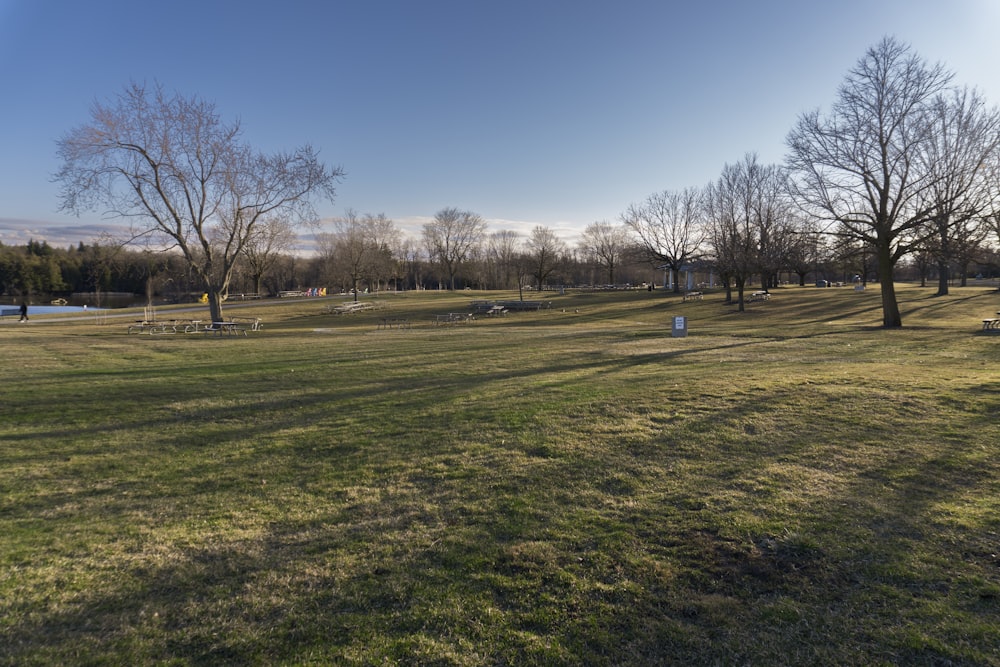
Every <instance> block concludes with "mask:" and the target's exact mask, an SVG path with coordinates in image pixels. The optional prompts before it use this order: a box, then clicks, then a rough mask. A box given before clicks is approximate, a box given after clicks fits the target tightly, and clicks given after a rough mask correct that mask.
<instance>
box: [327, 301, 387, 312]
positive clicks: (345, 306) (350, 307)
mask: <svg viewBox="0 0 1000 667" xmlns="http://www.w3.org/2000/svg"><path fill="white" fill-rule="evenodd" d="M374 308H375V304H374V303H372V302H371V301H345V302H344V303H340V304H337V305H332V304H331V305H329V306H327V308H326V312H328V313H332V314H334V315H350V314H351V313H359V312H361V311H363V310H373V309H374Z"/></svg>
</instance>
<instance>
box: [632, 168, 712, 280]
mask: <svg viewBox="0 0 1000 667" xmlns="http://www.w3.org/2000/svg"><path fill="white" fill-rule="evenodd" d="M702 196H703V194H702V192H701V190H700V189H698V188H685V189H684V190H681V191H669V190H664V191H663V192H657V193H654V194H651V195H650V196H649V197H647V198H646V201H644V202H643V203H642V204H639V205H636V204H631V205H629V207H628V209H627V210H626V211H625V213H623V214H622V222H624V223H625V225H627V226H628V227H629V228H630V229H631V230H632V231H633V232H634V233H635V235H636V236H637V237H638V239H639V243H640V244H641V246H642V249H643V251H644V253H645V254H646V258H647V259H648V260H649V261H650V262H654V263H657V264H662V265H664V266H666V268H668V269H670V270H671V271H673V272H674V275H675V276H677V275H679V273H680V271H681V270H682V268H683V267H684V266H686V265H688V264H690V263H691V262H693V261H695V260H696V259H698V258H699V256H700V255H701V251H702V246H703V244H704V242H705V226H704V220H703V217H702V212H703V208H702ZM674 292H680V280H676V279H675V280H674Z"/></svg>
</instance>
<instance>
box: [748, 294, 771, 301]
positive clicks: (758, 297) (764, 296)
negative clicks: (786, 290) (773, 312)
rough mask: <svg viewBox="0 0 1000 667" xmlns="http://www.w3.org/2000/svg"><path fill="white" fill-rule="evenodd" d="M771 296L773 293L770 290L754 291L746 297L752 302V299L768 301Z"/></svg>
mask: <svg viewBox="0 0 1000 667" xmlns="http://www.w3.org/2000/svg"><path fill="white" fill-rule="evenodd" d="M770 298H771V294H770V293H769V292H754V293H753V294H751V295H750V296H748V297H747V298H746V300H747V301H748V302H751V301H768V300H770Z"/></svg>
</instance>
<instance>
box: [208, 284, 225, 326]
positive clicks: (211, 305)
mask: <svg viewBox="0 0 1000 667" xmlns="http://www.w3.org/2000/svg"><path fill="white" fill-rule="evenodd" d="M208 312H209V314H210V317H211V318H212V321H213V322H221V321H222V292H221V291H219V290H218V289H216V288H215V287H209V288H208Z"/></svg>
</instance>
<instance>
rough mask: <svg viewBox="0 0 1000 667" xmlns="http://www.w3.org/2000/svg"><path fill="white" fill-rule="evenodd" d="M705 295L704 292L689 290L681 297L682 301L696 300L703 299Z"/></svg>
mask: <svg viewBox="0 0 1000 667" xmlns="http://www.w3.org/2000/svg"><path fill="white" fill-rule="evenodd" d="M704 296H705V295H704V294H702V293H701V292H688V293H686V294H685V295H684V296H682V297H681V301H694V300H698V301H701V300H702V299H703V298H704Z"/></svg>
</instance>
